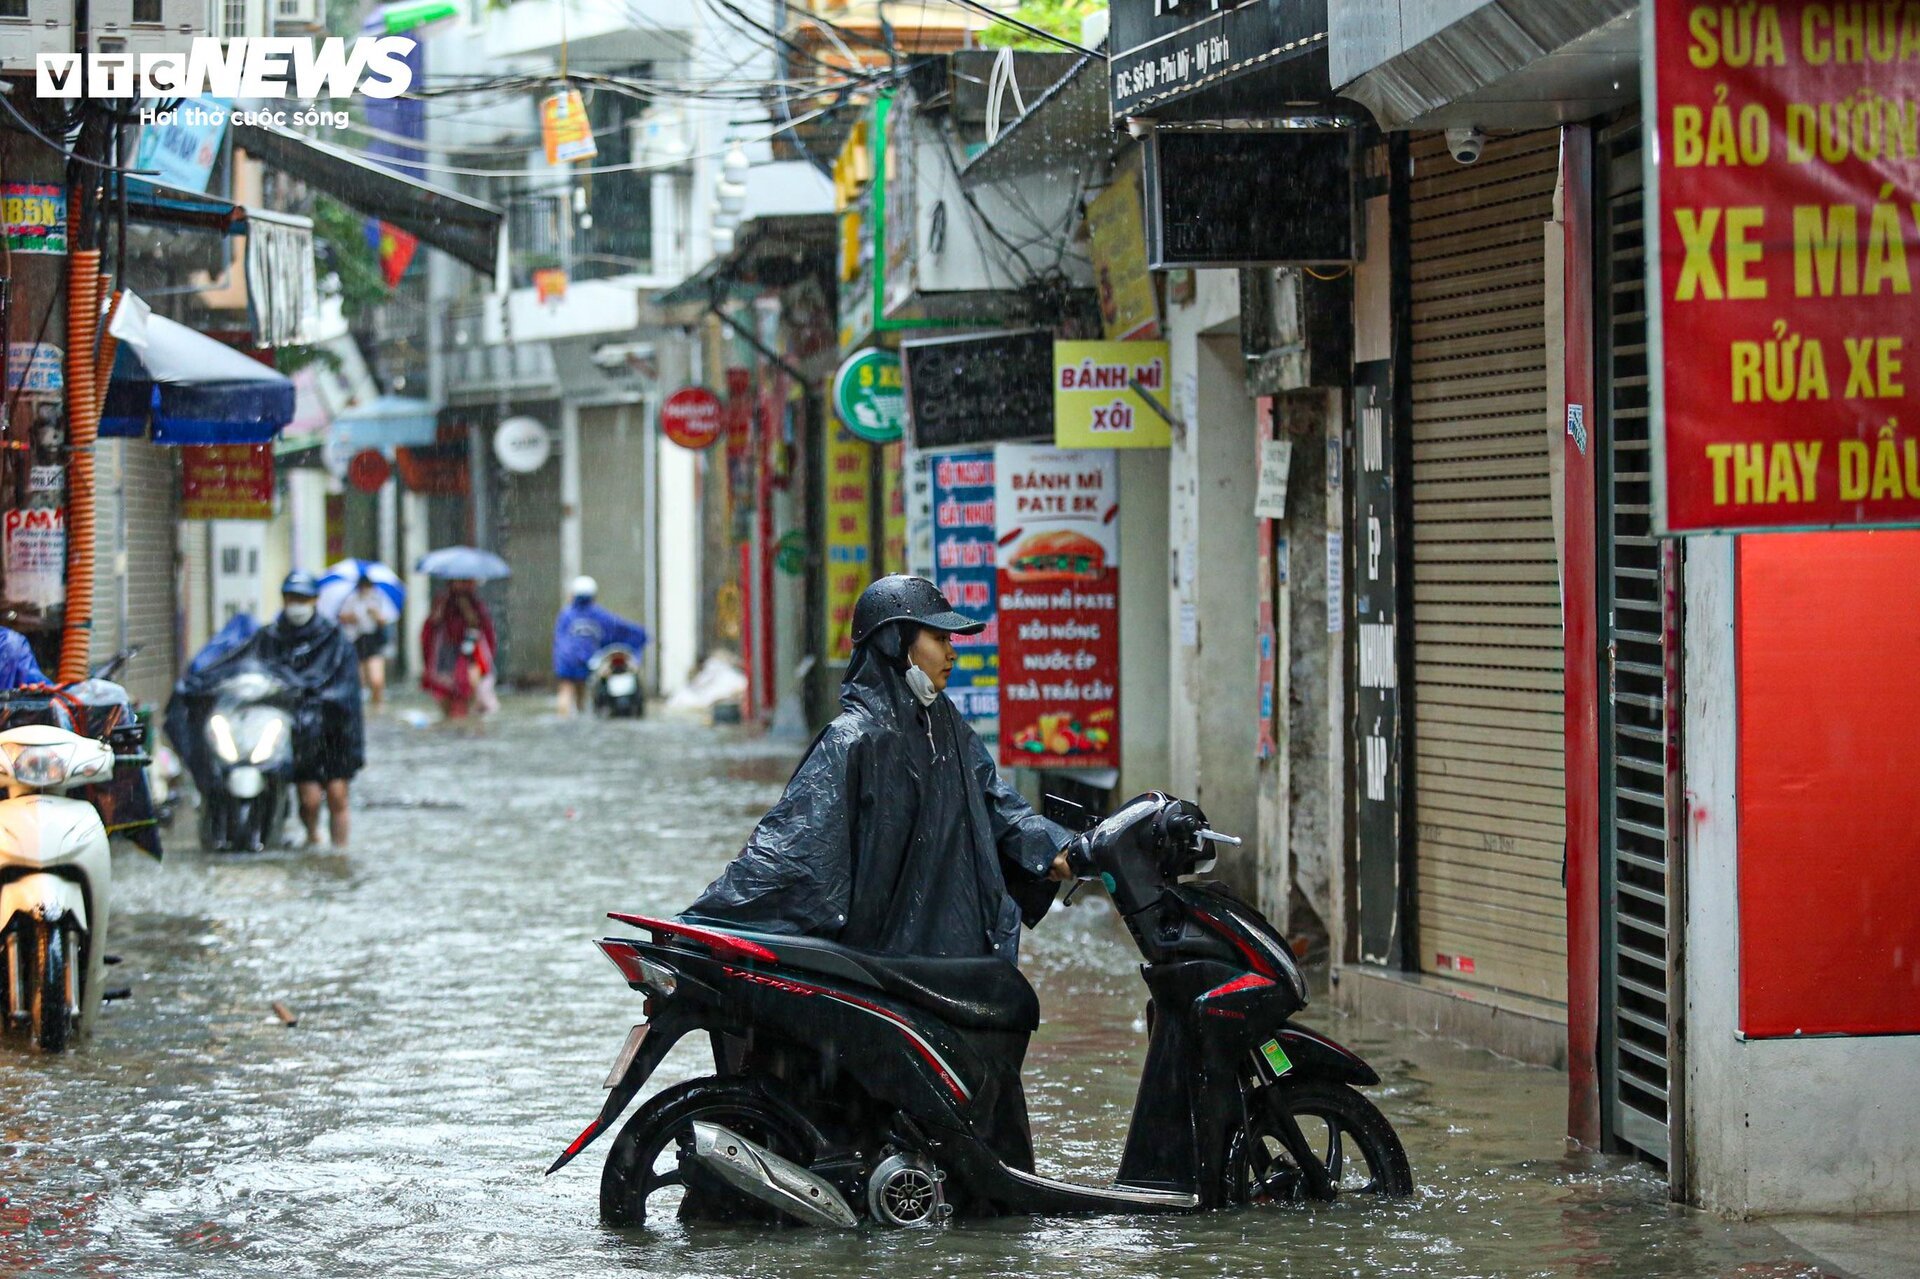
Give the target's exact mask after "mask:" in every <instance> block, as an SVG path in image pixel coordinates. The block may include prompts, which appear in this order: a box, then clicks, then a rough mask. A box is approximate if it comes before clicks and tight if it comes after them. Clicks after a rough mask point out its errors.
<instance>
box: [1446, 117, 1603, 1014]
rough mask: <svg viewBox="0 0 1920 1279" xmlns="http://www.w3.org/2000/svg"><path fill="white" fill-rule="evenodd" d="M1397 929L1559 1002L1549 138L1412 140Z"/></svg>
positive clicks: (1512, 986) (1449, 969) (1485, 981)
mask: <svg viewBox="0 0 1920 1279" xmlns="http://www.w3.org/2000/svg"><path fill="white" fill-rule="evenodd" d="M1413 157H1414V178H1413V206H1412V219H1413V220H1412V237H1411V245H1412V265H1413V565H1414V572H1413V577H1414V586H1413V618H1414V628H1413V638H1414V685H1415V699H1414V702H1415V708H1416V710H1415V739H1414V770H1415V772H1414V777H1415V787H1414V791H1415V796H1416V800H1415V803H1416V812H1417V819H1418V829H1417V834H1416V841H1415V871H1414V873H1415V930H1416V936H1417V939H1418V943H1417V944H1418V956H1419V960H1420V967H1421V968H1422V969H1423V970H1424V971H1427V972H1435V973H1441V974H1444V975H1446V976H1449V977H1453V978H1457V979H1460V980H1463V981H1468V982H1473V983H1476V984H1481V985H1486V986H1493V987H1498V988H1501V989H1504V990H1510V991H1515V992H1519V993H1523V994H1527V995H1533V996H1538V997H1542V998H1546V999H1552V1000H1556V1001H1559V1000H1564V999H1565V998H1566V972H1567V968H1566V913H1565V901H1566V899H1565V893H1564V890H1563V888H1562V886H1561V876H1560V871H1561V851H1562V847H1563V840H1564V830H1565V802H1566V796H1565V785H1564V781H1563V775H1562V771H1561V770H1562V740H1561V726H1562V702H1561V697H1562V676H1561V669H1562V660H1563V659H1562V647H1561V630H1560V623H1561V618H1560V586H1559V574H1558V568H1557V565H1556V561H1555V554H1554V536H1553V510H1552V495H1551V487H1550V481H1549V475H1548V447H1549V435H1548V431H1547V426H1546V410H1547V358H1546V342H1545V339H1546V330H1545V263H1544V249H1543V247H1542V244H1543V224H1544V223H1546V222H1547V221H1549V220H1550V219H1551V218H1552V216H1553V190H1554V180H1555V176H1556V171H1557V168H1558V164H1559V136H1558V133H1557V132H1556V131H1553V130H1547V131H1542V132H1538V133H1529V134H1522V135H1519V136H1516V137H1510V138H1502V139H1497V140H1494V141H1492V142H1490V143H1489V144H1488V145H1487V148H1486V152H1485V154H1484V156H1483V157H1482V159H1481V160H1480V162H1479V163H1478V164H1475V165H1472V166H1462V165H1459V164H1457V163H1455V162H1454V160H1453V159H1452V158H1451V157H1450V156H1449V155H1448V153H1447V150H1446V148H1445V146H1444V145H1443V144H1442V139H1441V138H1440V137H1439V136H1438V135H1435V136H1433V137H1429V138H1425V139H1421V140H1417V141H1416V142H1415V143H1414V146H1413Z"/></svg>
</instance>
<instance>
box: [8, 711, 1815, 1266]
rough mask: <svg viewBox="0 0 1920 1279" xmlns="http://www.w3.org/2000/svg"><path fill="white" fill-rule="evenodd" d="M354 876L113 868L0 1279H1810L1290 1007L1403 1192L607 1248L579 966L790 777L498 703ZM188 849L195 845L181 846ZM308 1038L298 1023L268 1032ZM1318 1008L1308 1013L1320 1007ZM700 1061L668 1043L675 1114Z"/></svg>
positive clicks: (1624, 1165)
mask: <svg viewBox="0 0 1920 1279" xmlns="http://www.w3.org/2000/svg"><path fill="white" fill-rule="evenodd" d="M370 736H371V740H370V743H369V745H370V751H369V753H370V755H371V757H372V759H373V761H374V762H373V764H372V765H371V766H370V767H369V769H368V770H367V772H366V773H365V774H363V775H362V778H361V781H360V783H359V785H358V786H357V787H356V790H355V800H356V803H357V805H358V811H357V812H356V813H355V846H354V848H353V850H352V851H351V852H350V853H346V854H334V853H300V852H291V851H289V852H281V853H272V854H267V855H264V856H253V857H247V856H232V855H226V856H215V855H209V854H205V853H201V852H199V851H197V850H194V849H190V848H176V850H175V853H174V855H173V856H171V857H169V859H168V860H167V861H166V863H165V864H164V865H155V864H153V863H152V862H150V861H148V860H147V859H145V858H143V857H141V856H140V855H139V854H135V853H124V854H117V855H116V862H115V874H116V875H117V876H118V877H119V879H118V881H117V882H116V884H115V886H114V891H115V911H116V915H115V919H114V929H115V935H114V937H113V939H112V943H111V949H112V950H113V951H114V952H116V953H118V954H120V955H122V956H124V957H125V962H124V963H122V964H121V965H120V966H119V967H117V968H114V969H110V970H109V979H110V982H111V983H112V984H128V985H131V986H132V988H133V993H132V997H131V998H130V999H128V1000H126V1001H123V1002H120V1003H117V1004H114V1005H111V1006H109V1007H108V1008H107V1009H106V1011H105V1013H104V1016H103V1018H102V1022H101V1024H100V1026H99V1027H98V1028H97V1031H96V1033H95V1035H94V1036H93V1038H92V1039H91V1040H90V1041H89V1042H87V1043H85V1044H84V1045H83V1046H82V1047H81V1048H80V1050H79V1051H77V1052H73V1053H69V1054H68V1055H66V1056H63V1057H58V1058H53V1059H43V1058H37V1057H33V1056H29V1055H27V1054H26V1053H24V1052H22V1051H20V1050H19V1049H17V1048H12V1047H9V1048H6V1049H4V1050H0V1276H5V1277H6V1279H12V1277H13V1276H18V1275H35V1276H38V1275H49V1276H51V1275H56V1274H57V1275H63V1276H68V1275H127V1276H137V1277H138V1279H162V1277H164V1276H176V1275H178V1276H187V1275H191V1276H195V1277H196V1279H215V1277H221V1276H233V1275H270V1276H275V1277H276V1279H287V1277H290V1276H301V1275H376V1274H377V1275H381V1276H390V1277H393V1279H399V1277H402V1276H440V1275H444V1276H472V1275H486V1276H489V1277H490V1279H508V1277H514V1276H534V1275H541V1276H548V1275H567V1276H576V1275H615V1276H625V1275H632V1276H642V1275H649V1276H681V1275H687V1276H692V1275H702V1276H705V1275H729V1276H747V1275H754V1276H759V1275H766V1276H775V1275H780V1276H785V1275H794V1274H815V1275H871V1274H898V1275H988V1274H993V1275H1020V1276H1026V1275H1033V1276H1052V1275H1061V1276H1074V1277H1076V1279H1097V1277H1099V1276H1109V1275H1165V1276H1173V1275H1195V1276H1199V1275H1206V1276H1216V1275H1232V1276H1245V1275H1280V1274H1294V1273H1297V1274H1301V1275H1331V1274H1340V1275H1422V1276H1437V1277H1445V1276H1479V1275H1500V1276H1507V1275H1513V1276H1530V1275H1581V1276H1586V1275H1591V1276H1601V1275H1616V1274H1631V1275H1635V1276H1647V1277H1651V1276H1676V1277H1678V1276H1686V1277H1688V1279H1698V1277H1702V1276H1721V1275H1725V1276H1734V1275H1739V1276H1743V1277H1745V1279H1752V1277H1754V1276H1765V1277H1767V1279H1774V1277H1782V1279H1784V1277H1785V1276H1812V1275H1819V1274H1822V1273H1831V1272H1823V1271H1822V1270H1821V1268H1820V1267H1819V1266H1818V1265H1816V1264H1815V1263H1814V1262H1813V1261H1812V1260H1811V1259H1810V1258H1808V1257H1807V1256H1806V1255H1805V1254H1803V1253H1800V1252H1798V1251H1796V1250H1795V1249H1794V1248H1793V1247H1791V1246H1790V1245H1789V1244H1787V1243H1786V1242H1785V1241H1784V1240H1782V1239H1781V1237H1780V1236H1779V1235H1777V1234H1775V1233H1774V1232H1773V1231H1771V1230H1769V1229H1766V1228H1764V1227H1760V1226H1754V1225H1738V1224H1730V1223H1725V1222H1722V1221H1719V1220H1717V1219H1715V1218H1711V1217H1706V1216H1702V1215H1699V1214H1695V1213H1689V1212H1684V1211H1681V1210H1678V1209H1673V1208H1670V1207H1669V1206H1668V1205H1667V1204H1666V1203H1665V1202H1664V1194H1663V1187H1662V1184H1661V1182H1660V1181H1659V1180H1658V1179H1657V1178H1656V1177H1655V1176H1653V1175H1651V1174H1649V1173H1648V1172H1646V1171H1644V1170H1643V1169H1641V1168H1639V1167H1636V1166H1635V1165H1633V1164H1631V1163H1628V1162H1625V1161H1621V1160H1613V1159H1602V1158H1594V1157H1570V1156H1567V1155H1565V1154H1564V1153H1563V1148H1562V1142H1561V1139H1560V1136H1559V1134H1560V1132H1561V1130H1562V1129H1561V1114H1562V1110H1563V1107H1564V1104H1565V1102H1564V1097H1565V1092H1564V1087H1565V1084H1564V1079H1563V1077H1562V1076H1560V1075H1557V1074H1553V1073H1551V1072H1547V1071H1541V1070H1535V1069H1530V1068H1527V1067H1522V1066H1516V1065H1512V1064H1510V1063H1505V1062H1502V1061H1500V1060H1498V1059H1495V1058H1493V1057H1491V1056H1488V1055H1486V1054H1483V1053H1476V1052H1471V1051H1468V1050H1464V1049H1460V1048H1456V1047H1452V1046H1449V1045H1446V1044H1443V1043H1439V1042H1436V1041H1433V1040H1430V1039H1425V1038H1422V1037H1419V1036H1414V1035H1409V1034H1404V1033H1400V1032H1395V1031H1390V1030H1387V1029H1385V1028H1381V1027H1377V1026H1373V1025H1369V1024H1366V1023H1359V1022H1354V1021H1351V1020H1345V1019H1342V1018H1340V1017H1339V1016H1337V1015H1336V1014H1334V1013H1332V1012H1331V1011H1329V1010H1324V1009H1318V1008H1316V1009H1310V1010H1309V1015H1308V1016H1307V1017H1306V1018H1304V1019H1303V1020H1305V1021H1307V1022H1308V1024H1311V1025H1314V1026H1316V1027H1318V1028H1319V1029H1322V1030H1325V1031H1327V1032H1329V1033H1331V1034H1332V1035H1334V1036H1335V1037H1336V1038H1339V1039H1343V1040H1346V1041H1348V1042H1349V1043H1351V1044H1353V1045H1354V1046H1355V1047H1356V1048H1358V1049H1359V1050H1360V1051H1362V1052H1363V1053H1364V1054H1365V1055H1366V1056H1367V1057H1368V1058H1369V1059H1370V1060H1371V1061H1372V1062H1373V1063H1374V1064H1375V1065H1376V1066H1377V1067H1378V1069H1379V1071H1380V1073H1381V1075H1382V1076H1383V1077H1384V1079H1385V1083H1384V1085H1383V1086H1382V1087H1381V1088H1379V1089H1376V1090H1374V1096H1375V1098H1376V1100H1377V1101H1378V1102H1379V1103H1380V1105H1381V1106H1382V1107H1383V1108H1384V1109H1385V1111H1386V1113H1387V1114H1388V1116H1389V1117H1390V1118H1391V1119H1392V1120H1393V1122H1394V1124H1395V1125H1396V1126H1397V1127H1398V1128H1399V1130H1400V1132H1401V1134H1402V1135H1403V1137H1404V1139H1405V1141H1406V1144H1407V1147H1408V1150H1409V1153H1410V1155H1411V1158H1412V1162H1413V1168H1414V1174H1415V1176H1416V1178H1417V1179H1418V1181H1419V1184H1420V1192H1419V1194H1418V1195H1417V1196H1416V1197H1415V1198H1414V1199H1413V1200H1411V1201H1409V1202H1405V1203H1400V1204H1392V1205H1385V1206H1381V1205H1363V1204H1341V1205H1338V1206H1335V1207H1332V1208H1321V1209H1307V1208H1267V1209H1261V1210H1253V1211H1247V1212H1242V1213H1235V1214H1216V1215H1213V1216H1211V1217H1205V1218H1194V1217H1187V1218H1172V1217H1160V1218H1143V1219H1138V1220H1127V1219H1118V1218H1115V1219H1105V1220H1065V1219H1053V1220H1039V1221H1027V1220H1014V1221H1002V1222H989V1223H978V1224H965V1225H959V1226H951V1227H947V1228H944V1229H937V1230H922V1231H907V1232H891V1233H889V1232H882V1231H877V1230H867V1231H865V1232H862V1233H860V1234H857V1235H846V1234H838V1233H831V1234H830V1233H826V1232H818V1231H806V1230H799V1229H795V1230H786V1231H764V1230H743V1229H737V1228H719V1227H711V1226H708V1227H694V1228H691V1229H689V1228H685V1227H682V1226H680V1225H679V1224H678V1223H673V1222H669V1223H666V1224H664V1225H662V1226H661V1227H660V1228H658V1229H657V1230H654V1231H651V1232H632V1233H624V1234H623V1233H620V1232H615V1231H611V1230H608V1229H605V1228H603V1227H602V1226H601V1225H600V1224H599V1221H598V1219H597V1194H598V1183H599V1164H600V1157H601V1155H602V1154H603V1153H604V1150H605V1148H606V1146H607V1145H610V1144H611V1143H610V1142H609V1141H607V1140H606V1139H603V1141H602V1143H601V1144H600V1145H599V1146H597V1147H595V1148H594V1149H593V1150H590V1151H589V1152H588V1153H587V1154H586V1155H585V1156H583V1157H582V1158H581V1159H580V1160H578V1161H577V1162H576V1163H575V1164H574V1165H573V1166H571V1167H569V1168H567V1169H565V1170H564V1171H563V1172H561V1173H559V1174H558V1175H556V1176H553V1177H544V1176H542V1172H543V1170H544V1169H545V1168H546V1166H547V1164H548V1163H549V1162H550V1161H551V1160H552V1159H553V1157H554V1156H555V1155H556V1154H557V1153H558V1152H559V1151H560V1149H561V1148H562V1147H563V1146H565V1145H566V1143H567V1142H568V1141H569V1140H570V1139H571V1138H572V1137H573V1136H574V1134H575V1133H577V1132H578V1131H579V1130H580V1128H581V1127H582V1126H583V1125H584V1124H585V1123H586V1121H587V1120H588V1119H589V1118H591V1117H592V1116H593V1115H594V1114H595V1113H596V1112H597V1111H598V1109H599V1106H600V1102H601V1096H602V1093H601V1090H600V1083H601V1080H602V1079H603V1078H604V1076H605V1074H606V1071H607V1068H608V1066H609V1064H610V1063H611V1062H612V1059H613V1056H614V1053H615V1052H616V1050H617V1049H618V1048H619V1046H620V1043H621V1040H622V1038H623V1036H624V1034H625V1032H626V1029H627V1027H628V1026H629V1025H631V1024H632V1023H633V1022H634V1021H636V1020H638V1014H639V1008H638V1004H639V999H638V997H637V996H636V995H634V994H632V993H631V992H629V991H628V990H627V989H626V987H625V986H624V985H623V984H622V983H621V982H620V980H619V978H618V976H617V975H616V973H615V972H614V970H613V968H612V967H611V966H610V965H609V964H608V963H607V962H606V960H605V959H604V958H602V957H601V956H600V954H599V952H598V951H597V950H596V949H595V948H594V947H593V946H592V944H591V939H592V938H593V937H595V936H599V935H603V934H605V933H607V932H609V931H619V929H618V926H616V925H612V924H611V923H610V922H609V921H607V920H606V919H605V918H604V912H605V911H607V910H633V911H641V912H663V911H672V910H675V909H678V908H680V907H683V906H684V905H685V904H686V903H687V902H688V901H689V900H690V899H691V898H692V897H693V896H694V894H695V893H696V892H697V891H698V890H699V888H700V887H701V886H702V885H703V884H705V883H706V881H707V880H708V879H709V878H710V877H711V876H712V875H713V874H714V873H715V872H716V871H717V870H718V868H719V867H720V866H721V865H722V864H723V863H724V862H725V860H726V859H727V858H728V857H729V856H730V855H731V854H732V852H733V851H734V850H735V849H736V848H737V847H738V845H739V842H740V841H741V839H742V838H743V836H744V834H745V832H746V831H747V829H748V827H749V826H750V825H751V823H752V822H753V820H754V819H755V818H756V817H757V816H758V815H759V814H760V812H761V811H763V810H764V809H765V808H766V806H767V805H768V804H769V803H771V802H772V800H773V799H774V798H775V797H776V796H777V795H778V794H779V790H780V786H781V784H782V783H783V782H784V780H785V778H786V774H787V771H788V770H789V768H790V767H791V764H792V760H793V754H794V747H793V746H792V745H790V744H789V745H784V746H777V747H776V746H771V745H768V744H764V743H753V742H749V741H745V740H743V739H741V738H739V737H738V736H736V735H729V734H727V733H724V732H718V731H714V730H709V729H706V728H702V727H696V726H690V725H686V724H679V723H669V722H665V721H652V720H649V721H646V722H640V723H631V722H626V723H602V722H575V723H570V724H563V723H559V722H556V721H554V720H552V719H550V718H547V717H545V716H544V715H543V714H542V713H541V711H540V708H539V707H538V706H536V704H534V703H533V702H531V701H516V702H510V704H509V706H508V708H507V711H506V712H505V714H504V715H503V716H501V717H500V719H498V720H496V721H495V722H494V724H493V725H492V726H491V731H490V732H489V733H488V734H487V735H486V736H484V737H481V738H478V739H475V738H468V737H461V736H455V735H451V734H448V733H445V732H443V731H440V730H437V729H417V728H409V727H406V726H404V725H402V724H399V723H396V722H393V721H390V720H389V721H379V722H376V723H374V724H373V725H372V726H371V734H370ZM178 826H179V831H180V834H181V837H182V839H181V841H180V842H184V841H185V839H186V838H187V837H188V832H189V831H190V830H191V826H192V823H191V822H190V821H184V820H183V821H181V822H180V823H179V824H178ZM1135 962H1136V960H1135V957H1134V955H1133V954H1132V952H1131V950H1130V949H1129V948H1128V946H1127V944H1126V942H1125V939H1124V935H1123V934H1122V933H1121V932H1120V931H1119V929H1118V928H1117V926H1116V925H1115V922H1114V920H1113V918H1112V915H1111V914H1110V912H1108V911H1107V909H1106V908H1105V905H1104V903H1100V904H1091V905H1090V904H1087V903H1084V902H1083V903H1082V904H1079V905H1076V906H1074V907H1073V908H1072V909H1071V910H1065V911H1061V910H1056V911H1055V913H1054V915H1053V916H1052V917H1051V918H1050V919H1048V920H1047V921H1046V922H1045V923H1044V924H1043V925H1042V928H1041V930H1040V931H1039V932H1038V933H1036V934H1031V935H1030V936H1029V937H1028V940H1027V942H1026V958H1025V964H1026V967H1027V969H1028V971H1029V973H1030V975H1031V976H1032V977H1033V979H1034V983H1035V985H1036V987H1037V988H1038V989H1039V992H1040V996H1041V1003H1042V1007H1043V1009H1044V1010H1045V1015H1046V1017H1047V1025H1046V1026H1045V1027H1044V1028H1043V1030H1042V1031H1041V1033H1040V1035H1039V1036H1038V1037H1037V1038H1036V1040H1035V1042H1034V1046H1033V1050H1032V1052H1031V1053H1030V1055H1029V1058H1028V1078H1029V1088H1030V1100H1031V1107H1032V1111H1033V1116H1034V1121H1035V1127H1036V1140H1035V1143H1034V1144H1035V1147H1036V1149H1037V1150H1038V1152H1039V1162H1040V1165H1041V1168H1042V1170H1043V1171H1050V1172H1053V1173H1056V1174H1060V1175H1064V1176H1069V1177H1077V1178H1084V1179H1088V1180H1098V1179H1101V1178H1103V1177H1104V1176H1106V1175H1109V1174H1110V1173H1111V1170H1112V1167H1113V1164H1114V1161H1115V1160H1116V1159H1117V1155H1118V1149H1119V1144H1120V1141H1121V1138H1122V1136H1123V1133H1124V1129H1125V1125H1126V1120H1127V1114H1128V1108H1129V1105H1130V1101H1131V1095H1132V1084H1133V1080H1134V1078H1135V1072H1136V1070H1137V1067H1138V1063H1139V1059H1140V1047H1141V1032H1142V1029H1143V1027H1142V1025H1141V1023H1140V1022H1139V1021H1138V1020H1137V1018H1138V1015H1139V1011H1140V1008H1141V1006H1142V1003H1143V988H1142V987H1141V986H1140V983H1139V979H1138V976H1137V974H1136V973H1135V971H1134V965H1135ZM275 1000H280V1001H284V1002H285V1003H286V1004H287V1005H289V1006H290V1007H291V1008H292V1009H293V1010H294V1011H295V1012H296V1013H297V1014H298V1017H299V1023H298V1025H297V1026H294V1027H292V1028H288V1027H286V1026H283V1025H282V1024H281V1023H280V1022H279V1021H278V1020H277V1019H276V1018H275V1017H274V1015H273V1013H272V1011H271V1004H272V1003H273V1001H275ZM1322 1002H1324V1001H1322ZM708 1065H710V1059H708V1060H707V1061H705V1062H703V1060H702V1053H701V1051H700V1048H699V1046H697V1045H695V1044H694V1043H693V1042H692V1040H691V1039H690V1040H689V1041H687V1042H685V1043H683V1044H682V1045H681V1047H680V1048H678V1049H676V1051H675V1053H674V1055H673V1056H672V1057H671V1058H670V1059H669V1061H668V1063H667V1066H666V1067H665V1069H664V1071H663V1074H662V1082H673V1081H675V1080H677V1079H681V1078H687V1077H691V1076H693V1075H695V1074H698V1073H702V1072H703V1067H704V1066H708Z"/></svg>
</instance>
